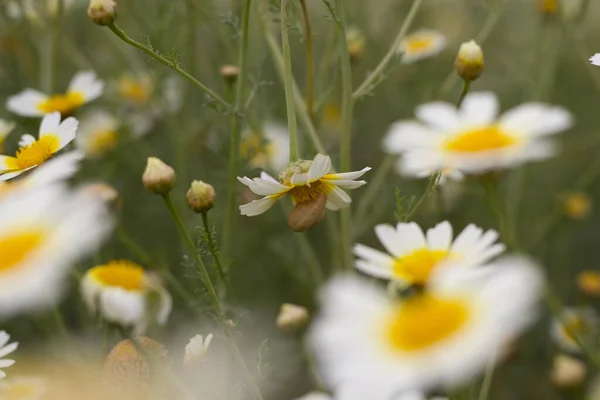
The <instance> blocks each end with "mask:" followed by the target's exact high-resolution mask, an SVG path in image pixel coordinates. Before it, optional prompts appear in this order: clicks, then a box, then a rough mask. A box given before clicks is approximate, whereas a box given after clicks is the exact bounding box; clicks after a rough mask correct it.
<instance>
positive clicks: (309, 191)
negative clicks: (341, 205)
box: [288, 181, 328, 204]
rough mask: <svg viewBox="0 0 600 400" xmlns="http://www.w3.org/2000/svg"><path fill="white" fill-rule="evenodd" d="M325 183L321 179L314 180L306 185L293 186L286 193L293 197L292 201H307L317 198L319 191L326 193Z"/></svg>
mask: <svg viewBox="0 0 600 400" xmlns="http://www.w3.org/2000/svg"><path fill="white" fill-rule="evenodd" d="M327 190H328V187H327V184H324V183H323V182H321V181H315V182H313V183H311V184H310V186H308V185H302V186H295V187H294V188H293V189H292V190H290V191H289V192H288V193H289V194H290V196H292V199H294V203H295V204H296V203H301V204H302V203H308V202H310V201H313V200H314V199H316V198H317V196H318V195H319V193H327Z"/></svg>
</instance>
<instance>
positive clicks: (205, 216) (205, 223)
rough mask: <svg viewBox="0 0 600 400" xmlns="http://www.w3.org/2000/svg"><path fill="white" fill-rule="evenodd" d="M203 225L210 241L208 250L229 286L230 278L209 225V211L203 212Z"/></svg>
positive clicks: (220, 274) (222, 278) (223, 279)
mask: <svg viewBox="0 0 600 400" xmlns="http://www.w3.org/2000/svg"><path fill="white" fill-rule="evenodd" d="M202 225H203V226H204V232H206V236H207V242H208V251H210V254H211V255H212V257H213V260H214V261H215V265H216V266H217V271H219V276H220V277H221V280H222V281H223V283H224V284H225V286H227V287H229V279H228V278H227V275H226V273H225V269H224V268H223V266H222V265H221V260H220V259H219V250H218V249H217V247H216V241H215V237H214V235H213V232H212V229H210V227H209V225H208V213H206V212H203V213H202Z"/></svg>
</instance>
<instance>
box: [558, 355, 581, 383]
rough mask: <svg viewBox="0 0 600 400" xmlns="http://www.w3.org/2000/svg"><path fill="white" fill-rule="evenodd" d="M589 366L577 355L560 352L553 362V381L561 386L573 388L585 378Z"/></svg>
mask: <svg viewBox="0 0 600 400" xmlns="http://www.w3.org/2000/svg"><path fill="white" fill-rule="evenodd" d="M586 375H587V367H586V366H585V363H584V362H583V361H581V360H579V359H577V358H575V357H572V356H568V355H566V354H559V355H557V356H555V357H554V360H553V363H552V372H551V377H552V383H554V385H555V386H557V387H559V388H573V387H576V386H579V385H581V384H582V383H583V381H584V380H585V377H586Z"/></svg>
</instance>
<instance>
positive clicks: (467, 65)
mask: <svg viewBox="0 0 600 400" xmlns="http://www.w3.org/2000/svg"><path fill="white" fill-rule="evenodd" d="M454 65H455V66H456V72H457V73H458V76H460V77H461V78H462V79H463V80H465V81H474V80H475V79H477V78H479V75H481V73H482V72H483V66H484V61H483V50H481V47H479V45H478V44H477V42H475V41H474V40H471V41H468V42H465V43H463V44H461V45H460V49H459V50H458V54H457V55H456V61H455V62H454Z"/></svg>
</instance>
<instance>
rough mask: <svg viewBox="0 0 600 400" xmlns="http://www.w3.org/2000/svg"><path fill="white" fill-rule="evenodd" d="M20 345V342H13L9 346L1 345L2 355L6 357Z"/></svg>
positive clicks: (0, 354) (0, 355)
mask: <svg viewBox="0 0 600 400" xmlns="http://www.w3.org/2000/svg"><path fill="white" fill-rule="evenodd" d="M17 347H19V343H17V342H13V343H11V344H9V345H7V346H4V347H0V357H4V356H7V355H9V354H10V353H12V352H13V351H15V350H16V349H17Z"/></svg>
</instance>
